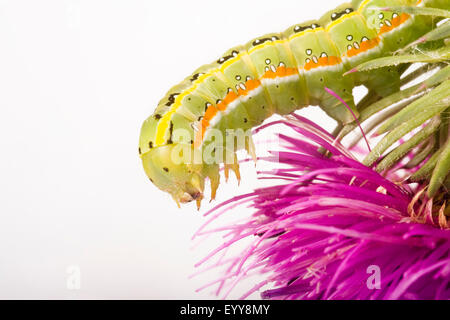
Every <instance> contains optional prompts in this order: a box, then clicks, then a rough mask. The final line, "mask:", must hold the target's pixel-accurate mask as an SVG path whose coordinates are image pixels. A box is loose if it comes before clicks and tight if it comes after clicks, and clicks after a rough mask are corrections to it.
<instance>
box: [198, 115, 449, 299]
mask: <svg viewBox="0 0 450 320" xmlns="http://www.w3.org/2000/svg"><path fill="white" fill-rule="evenodd" d="M275 124H278V125H284V126H287V127H289V128H290V129H292V130H293V131H294V132H295V134H293V135H291V136H287V135H282V134H280V139H281V140H282V141H283V142H284V144H286V150H285V151H280V152H272V155H273V157H267V158H265V159H262V160H265V161H269V162H270V161H276V164H277V166H278V167H279V168H278V169H275V170H271V171H267V172H262V173H261V176H262V178H264V177H265V178H272V179H279V180H280V181H282V183H280V184H278V185H274V186H270V187H264V188H259V189H256V190H254V192H252V193H249V194H245V195H241V196H237V197H234V198H233V199H230V200H229V201H226V202H225V203H223V204H221V205H219V206H217V207H216V208H214V209H213V210H212V211H210V212H207V213H206V215H211V218H210V219H209V220H208V221H207V223H205V225H204V226H202V227H201V228H200V230H198V232H197V234H196V236H204V235H206V234H211V233H213V234H217V233H219V232H224V239H225V241H224V243H223V245H221V246H220V247H219V248H217V249H216V250H214V251H213V252H212V253H211V254H210V255H208V256H207V257H205V259H203V260H202V261H200V262H199V265H202V264H206V263H207V262H210V263H211V265H210V267H209V268H224V274H223V276H222V277H221V278H220V279H218V280H217V281H215V282H214V283H212V284H211V285H217V291H216V292H217V294H218V295H219V296H222V297H224V298H226V297H227V296H228V294H229V292H230V291H231V290H233V288H234V287H235V286H236V284H237V283H239V282H240V281H241V280H243V279H244V278H246V277H248V276H251V275H252V274H259V275H261V276H262V277H263V278H264V280H263V281H260V282H258V283H256V284H255V285H254V286H253V287H251V288H249V290H248V292H247V293H246V294H245V295H244V296H243V297H242V298H245V297H247V296H248V295H250V294H252V293H254V292H256V291H260V292H261V296H262V297H263V298H266V299H450V229H449V224H448V222H447V216H446V214H447V215H448V211H449V210H448V207H447V208H446V197H447V198H448V193H446V192H443V193H441V195H444V196H441V197H437V198H436V197H435V198H428V196H427V194H426V192H424V190H425V186H424V185H420V184H418V183H399V182H398V181H397V180H398V172H399V169H400V168H401V169H403V170H411V172H413V171H414V170H417V168H416V167H411V166H409V167H408V166H406V165H400V164H397V166H396V167H393V168H390V169H389V170H386V171H385V172H384V173H383V175H381V174H380V173H378V172H377V171H375V170H374V169H373V168H371V167H367V166H365V165H364V164H362V163H361V162H359V161H358V160H357V159H356V157H355V156H354V152H352V151H351V150H348V149H346V148H344V147H343V146H342V145H341V144H340V143H338V142H336V141H335V139H334V137H333V136H332V135H330V134H329V133H327V132H326V131H325V130H323V129H321V128H320V127H318V126H317V125H316V124H314V123H312V122H311V121H309V120H307V119H305V118H302V117H300V116H297V115H292V116H289V117H287V118H285V119H284V120H280V121H276V122H273V123H271V124H268V125H266V126H265V127H267V126H271V125H275ZM318 147H322V148H323V149H325V150H327V151H328V152H326V153H324V152H320V151H318ZM237 205H248V206H249V207H250V208H253V209H254V210H253V212H252V214H251V216H249V217H246V218H245V220H243V221H241V222H239V223H236V224H232V225H229V226H225V227H220V228H216V229H214V228H213V229H211V230H208V229H207V228H208V227H211V226H212V224H213V222H214V221H215V220H217V219H218V218H219V217H220V216H221V215H223V214H224V213H227V212H228V211H229V210H232V208H233V207H235V206H237ZM243 240H248V241H250V245H249V246H248V247H247V248H246V249H245V250H244V251H242V252H238V254H237V255H235V256H229V254H228V253H229V252H230V251H232V250H231V249H233V248H234V247H239V243H240V242H241V241H243ZM219 253H222V256H220V257H219V259H218V260H217V261H213V260H214V257H215V256H217V255H219Z"/></svg>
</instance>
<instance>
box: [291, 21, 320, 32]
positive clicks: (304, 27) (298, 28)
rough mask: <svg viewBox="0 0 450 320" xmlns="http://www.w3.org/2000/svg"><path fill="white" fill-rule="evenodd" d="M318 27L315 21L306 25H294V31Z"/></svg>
mask: <svg viewBox="0 0 450 320" xmlns="http://www.w3.org/2000/svg"><path fill="white" fill-rule="evenodd" d="M319 27H320V25H319V24H317V23H313V24H310V25H307V26H295V27H294V32H295V33H298V32H302V31H305V30H307V29H316V28H319Z"/></svg>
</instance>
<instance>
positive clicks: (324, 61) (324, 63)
mask: <svg viewBox="0 0 450 320" xmlns="http://www.w3.org/2000/svg"><path fill="white" fill-rule="evenodd" d="M341 62H342V60H341V58H340V57H336V56H330V57H328V56H326V57H320V58H319V59H317V62H315V61H314V60H312V59H311V60H310V61H308V62H307V63H305V65H304V66H303V68H304V69H305V70H306V71H309V70H311V69H315V68H319V67H328V66H335V65H338V64H340V63H341Z"/></svg>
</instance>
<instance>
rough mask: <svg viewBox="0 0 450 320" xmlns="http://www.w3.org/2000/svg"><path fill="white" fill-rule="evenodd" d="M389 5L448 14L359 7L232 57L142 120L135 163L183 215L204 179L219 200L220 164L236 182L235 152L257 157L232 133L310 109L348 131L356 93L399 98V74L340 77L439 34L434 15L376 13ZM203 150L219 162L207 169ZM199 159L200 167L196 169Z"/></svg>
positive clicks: (366, 1) (434, 0)
mask: <svg viewBox="0 0 450 320" xmlns="http://www.w3.org/2000/svg"><path fill="white" fill-rule="evenodd" d="M388 5H389V6H426V7H434V8H444V9H449V8H450V0H419V1H417V0H389V1H387V0H353V1H352V2H351V3H345V4H343V5H341V6H339V7H337V8H335V9H334V10H331V11H329V12H327V13H326V14H324V15H323V16H322V17H321V18H320V19H318V20H312V21H307V22H304V23H299V24H296V25H294V26H291V27H289V28H288V29H287V30H285V31H284V32H281V33H272V34H267V35H264V36H261V37H258V38H256V39H253V40H251V41H249V42H248V43H247V44H245V45H240V46H236V47H234V48H231V49H229V50H228V51H227V52H225V53H224V54H223V55H222V56H221V57H220V58H219V59H217V60H216V61H214V62H213V63H210V64H207V65H204V66H202V67H200V68H198V69H197V70H196V71H194V72H193V73H192V74H191V75H190V76H188V77H187V78H186V79H185V80H184V81H182V82H181V83H179V84H178V85H176V86H174V87H172V88H171V89H170V90H169V92H168V93H167V94H166V95H165V97H164V98H163V99H162V100H161V101H160V102H159V104H158V106H157V107H156V109H155V111H154V113H153V114H152V115H151V116H150V117H149V118H147V119H146V120H145V121H144V123H143V125H142V128H141V134H140V140H139V155H140V158H141V159H142V163H143V167H144V170H145V172H146V174H147V176H148V177H149V179H150V180H151V181H152V182H153V183H154V184H155V185H156V186H157V187H158V188H160V189H161V190H163V191H166V192H168V193H169V194H170V195H171V196H172V198H173V199H174V200H175V201H176V203H177V204H178V206H179V205H180V203H186V202H190V201H193V200H196V201H197V205H198V206H199V205H200V202H201V200H202V199H203V197H204V194H203V192H204V188H205V179H206V178H209V180H210V182H211V199H214V198H215V195H216V190H217V188H218V185H219V179H220V175H219V165H220V164H222V163H223V164H224V168H225V176H226V177H228V171H229V169H231V170H233V171H234V172H235V174H236V176H237V177H238V179H239V178H240V173H239V166H238V163H237V161H236V155H235V152H236V151H237V150H238V149H240V148H245V149H247V151H248V152H249V153H250V154H252V156H254V146H253V143H252V141H251V137H247V138H249V139H247V140H246V141H245V143H244V144H241V145H235V144H231V146H232V147H229V146H228V145H227V144H226V143H225V141H229V140H230V139H232V140H233V141H234V139H235V138H236V137H233V134H230V132H231V129H234V130H238V131H239V130H241V131H243V132H245V131H248V130H250V129H251V128H253V127H255V126H258V125H260V124H261V123H262V122H263V121H264V120H265V119H267V118H268V117H270V116H271V115H273V114H274V113H277V114H280V115H286V114H289V113H291V112H294V111H295V110H298V109H300V108H303V107H306V106H309V105H318V106H319V107H320V108H322V109H323V110H324V111H325V112H326V113H327V114H328V115H329V116H330V117H331V118H333V119H335V120H336V121H337V122H338V124H343V125H345V124H348V123H349V122H351V121H353V120H354V117H355V116H356V117H357V116H358V110H357V108H356V107H355V103H354V99H353V95H352V89H353V88H354V87H355V86H359V85H364V86H365V87H367V88H368V89H369V90H370V91H373V92H375V93H376V94H377V95H379V96H386V95H387V94H389V93H391V92H393V91H395V90H398V89H399V86H400V75H401V72H402V71H401V70H400V68H399V67H389V68H382V69H379V70H376V71H373V72H365V73H351V74H348V75H345V76H343V74H344V73H346V72H347V71H349V70H352V68H354V67H355V66H357V65H358V64H360V63H363V62H365V61H367V60H369V59H374V58H377V57H381V56H387V55H391V54H392V53H393V52H394V51H396V50H398V49H399V48H402V47H404V46H405V45H407V44H409V43H411V42H412V41H414V40H416V39H417V38H418V37H420V36H421V35H423V34H424V33H426V32H428V31H430V30H431V29H432V28H433V27H434V26H435V23H436V21H433V20H432V18H431V17H429V16H413V15H410V14H407V13H402V12H392V11H384V10H381V9H380V8H383V7H386V6H388ZM325 87H327V88H330V89H331V90H333V91H334V92H336V93H337V94H339V96H340V97H342V99H343V100H344V101H345V102H346V103H347V104H348V106H349V109H350V110H349V109H348V108H347V107H346V106H344V105H343V104H342V103H341V102H340V101H339V100H338V99H336V98H335V97H333V96H331V95H329V94H327V92H326V91H325V90H324V88H325ZM352 113H353V114H352ZM217 133H219V134H221V135H222V137H224V138H222V139H219V138H218V137H217V136H218V134H217ZM230 136H231V137H232V138H230V139H228V138H229V137H230ZM205 150H209V154H210V156H212V157H213V158H214V159H218V160H217V161H205V159H204V155H203V152H204V151H205ZM199 153H200V156H199V159H200V161H195V158H196V157H197V155H198V154H199ZM180 159H182V161H181V160H180ZM225 159H226V160H225Z"/></svg>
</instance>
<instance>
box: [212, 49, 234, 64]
mask: <svg viewBox="0 0 450 320" xmlns="http://www.w3.org/2000/svg"><path fill="white" fill-rule="evenodd" d="M238 54H239V51H236V50H233V51H232V52H231V54H230V55H228V56H224V57H222V58H220V59H219V60H217V63H219V64H222V63H224V62H225V61H228V60H230V59H231V58H234V57H236V56H237V55H238Z"/></svg>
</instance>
